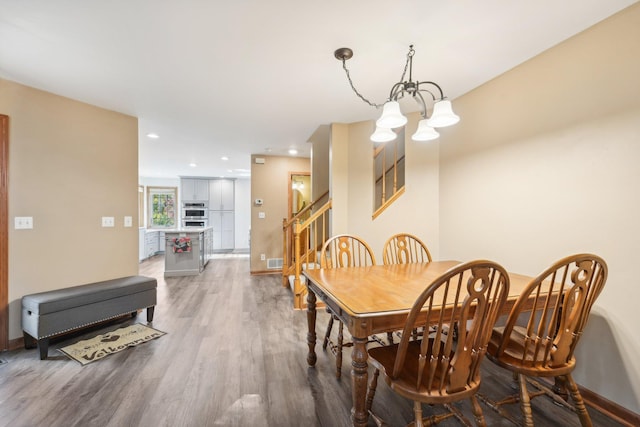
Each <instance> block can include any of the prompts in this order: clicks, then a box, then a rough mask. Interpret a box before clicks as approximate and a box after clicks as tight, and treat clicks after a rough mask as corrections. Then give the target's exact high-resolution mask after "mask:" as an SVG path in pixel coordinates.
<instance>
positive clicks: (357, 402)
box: [351, 337, 369, 427]
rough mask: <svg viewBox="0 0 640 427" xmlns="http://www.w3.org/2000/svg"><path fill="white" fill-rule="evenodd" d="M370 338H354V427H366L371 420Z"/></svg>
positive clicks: (352, 363) (352, 387)
mask: <svg viewBox="0 0 640 427" xmlns="http://www.w3.org/2000/svg"><path fill="white" fill-rule="evenodd" d="M368 340H369V339H368V337H364V338H356V337H353V350H352V351H351V390H352V392H351V393H352V399H353V408H352V409H351V420H352V421H353V425H354V427H366V425H367V422H368V420H369V412H367V402H366V398H367V385H368V380H369V378H368V372H367V358H368V357H369V354H368V353H367V341H368Z"/></svg>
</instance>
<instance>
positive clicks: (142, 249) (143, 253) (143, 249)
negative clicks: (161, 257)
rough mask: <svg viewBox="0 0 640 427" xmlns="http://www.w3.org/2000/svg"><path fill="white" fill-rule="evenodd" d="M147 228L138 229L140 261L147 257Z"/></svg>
mask: <svg viewBox="0 0 640 427" xmlns="http://www.w3.org/2000/svg"><path fill="white" fill-rule="evenodd" d="M146 234H147V230H146V229H144V228H139V229H138V261H142V260H144V259H146V258H147V240H146Z"/></svg>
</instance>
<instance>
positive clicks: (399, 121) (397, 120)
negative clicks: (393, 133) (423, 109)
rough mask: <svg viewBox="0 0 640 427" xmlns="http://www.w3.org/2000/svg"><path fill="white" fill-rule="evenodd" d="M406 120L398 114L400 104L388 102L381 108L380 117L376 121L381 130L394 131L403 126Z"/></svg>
mask: <svg viewBox="0 0 640 427" xmlns="http://www.w3.org/2000/svg"><path fill="white" fill-rule="evenodd" d="M406 123H407V118H406V117H405V116H403V115H402V113H401V112H400V104H398V102H397V101H389V102H387V103H385V104H384V107H383V108H382V116H380V118H379V119H378V120H377V121H376V125H377V126H378V127H381V128H387V129H394V128H399V127H401V126H404V125H405V124H406Z"/></svg>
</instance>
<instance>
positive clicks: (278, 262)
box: [267, 258, 282, 270]
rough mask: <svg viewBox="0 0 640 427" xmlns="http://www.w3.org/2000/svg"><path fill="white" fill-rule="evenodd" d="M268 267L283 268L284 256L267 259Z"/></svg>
mask: <svg viewBox="0 0 640 427" xmlns="http://www.w3.org/2000/svg"><path fill="white" fill-rule="evenodd" d="M267 268H268V269H274V270H275V269H278V268H279V269H281V268H282V258H269V259H268V260H267Z"/></svg>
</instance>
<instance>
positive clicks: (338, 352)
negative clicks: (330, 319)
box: [336, 321, 344, 379]
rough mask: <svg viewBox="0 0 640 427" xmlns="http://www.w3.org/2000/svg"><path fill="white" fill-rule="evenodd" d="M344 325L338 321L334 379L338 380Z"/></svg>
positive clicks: (340, 369)
mask: <svg viewBox="0 0 640 427" xmlns="http://www.w3.org/2000/svg"><path fill="white" fill-rule="evenodd" d="M343 329H344V324H343V323H342V322H340V321H338V346H337V348H336V378H337V379H340V377H341V376H342V343H343V341H344V335H343Z"/></svg>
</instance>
